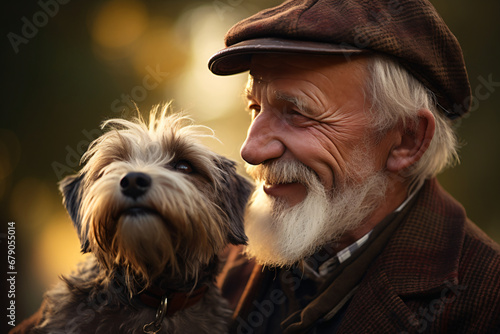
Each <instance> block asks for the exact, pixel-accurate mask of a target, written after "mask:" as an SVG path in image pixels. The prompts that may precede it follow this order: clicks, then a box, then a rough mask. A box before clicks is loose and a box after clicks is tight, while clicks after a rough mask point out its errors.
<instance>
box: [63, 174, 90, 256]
mask: <svg viewBox="0 0 500 334" xmlns="http://www.w3.org/2000/svg"><path fill="white" fill-rule="evenodd" d="M83 177H84V175H79V174H77V175H71V176H67V177H65V178H64V179H63V180H62V181H61V182H59V190H60V191H61V193H62V195H63V204H64V206H65V207H66V210H67V211H68V213H69V216H70V217H71V220H73V224H74V225H75V227H76V230H77V232H78V236H79V238H80V244H81V247H82V253H87V252H88V251H89V241H88V239H87V236H84V235H82V219H81V215H80V205H81V200H82V195H81V193H82V192H81V190H82V189H81V187H82V180H83Z"/></svg>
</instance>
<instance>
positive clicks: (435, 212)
mask: <svg viewBox="0 0 500 334" xmlns="http://www.w3.org/2000/svg"><path fill="white" fill-rule="evenodd" d="M417 196H418V197H417V199H416V203H415V205H414V209H412V210H411V211H410V212H409V213H408V217H407V218H406V219H405V221H403V223H402V224H401V226H400V228H399V229H398V230H397V231H396V232H395V233H394V235H393V236H392V237H391V239H390V241H389V243H388V244H387V246H386V248H385V249H384V251H383V252H382V254H381V255H380V256H379V258H378V259H377V261H376V262H375V263H374V265H373V266H372V270H373V271H374V272H379V273H384V275H385V276H386V278H387V282H388V284H390V285H391V286H392V287H393V289H394V291H395V292H396V293H397V294H398V295H410V294H418V293H425V292H433V291H436V290H440V289H442V287H443V286H444V285H446V284H450V283H452V284H457V283H458V264H459V256H460V252H461V249H462V244H463V240H464V235H465V228H464V223H465V220H466V215H465V210H464V209H463V207H462V206H461V205H460V204H459V203H458V202H457V201H456V200H455V199H453V198H452V197H451V196H450V195H449V194H448V193H446V192H445V191H444V190H443V189H442V187H441V186H440V185H439V183H438V182H437V180H436V179H432V180H428V181H426V183H425V184H424V186H423V188H422V189H421V191H420V193H419V194H418V195H417Z"/></svg>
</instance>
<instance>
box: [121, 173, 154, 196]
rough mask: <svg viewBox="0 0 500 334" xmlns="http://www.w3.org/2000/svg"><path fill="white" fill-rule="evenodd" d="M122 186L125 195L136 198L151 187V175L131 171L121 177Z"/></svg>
mask: <svg viewBox="0 0 500 334" xmlns="http://www.w3.org/2000/svg"><path fill="white" fill-rule="evenodd" d="M120 187H121V190H122V193H123V194H124V195H125V196H127V197H132V198H134V199H136V198H137V197H139V196H142V195H144V194H145V193H146V192H147V191H148V189H149V188H150V187H151V177H150V176H149V175H147V174H144V173H138V172H130V173H128V174H127V175H125V176H124V177H123V178H122V179H121V181H120Z"/></svg>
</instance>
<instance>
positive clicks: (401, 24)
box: [209, 0, 472, 119]
mask: <svg viewBox="0 0 500 334" xmlns="http://www.w3.org/2000/svg"><path fill="white" fill-rule="evenodd" d="M225 45H226V48H224V49H222V50H220V51H219V52H217V53H216V54H214V55H213V56H212V57H211V58H210V60H209V68H210V70H211V71H212V72H213V73H215V74H218V75H230V74H236V73H240V72H243V71H246V70H248V69H249V67H250V61H251V56H252V55H253V54H255V53H306V54H307V53H310V54H337V55H338V54H342V55H344V56H346V57H348V56H349V55H351V54H359V53H368V52H374V53H379V54H383V55H386V56H389V57H391V58H392V59H394V60H395V61H397V62H398V63H400V64H401V65H402V66H403V67H404V68H406V69H407V70H408V71H409V72H410V73H411V74H413V75H414V76H415V77H416V78H417V79H418V80H420V81H421V82H422V83H423V84H424V85H425V86H426V87H427V88H428V89H429V90H430V91H431V92H432V93H434V95H435V97H436V101H437V104H438V106H439V107H440V108H441V109H442V110H443V111H444V112H445V113H446V115H447V116H448V117H449V118H451V119H455V118H457V117H460V116H462V115H463V114H465V113H466V112H468V111H469V108H470V104H471V100H472V96H471V89H470V84H469V80H468V77H467V71H466V68H465V62H464V58H463V55H462V50H461V48H460V45H459V43H458V40H457V39H456V37H455V36H454V35H453V33H452V32H451V31H450V29H449V28H448V26H447V25H446V23H445V22H444V21H443V19H442V18H441V17H440V16H439V14H438V13H437V11H436V10H435V8H434V7H433V6H432V5H431V4H430V3H429V2H428V1H427V0H404V1H403V0H289V1H286V2H284V3H283V4H281V5H279V6H277V7H274V8H270V9H266V10H263V11H261V12H259V13H257V14H255V15H253V16H251V17H249V18H247V19H244V20H242V21H240V22H239V23H237V24H236V25H234V26H233V27H232V28H231V29H230V30H229V31H228V33H227V34H226V37H225Z"/></svg>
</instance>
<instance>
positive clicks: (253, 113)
mask: <svg viewBox="0 0 500 334" xmlns="http://www.w3.org/2000/svg"><path fill="white" fill-rule="evenodd" d="M248 112H249V113H250V116H251V117H252V119H255V117H257V115H258V114H259V112H260V106H259V105H258V104H252V105H250V106H249V107H248Z"/></svg>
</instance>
